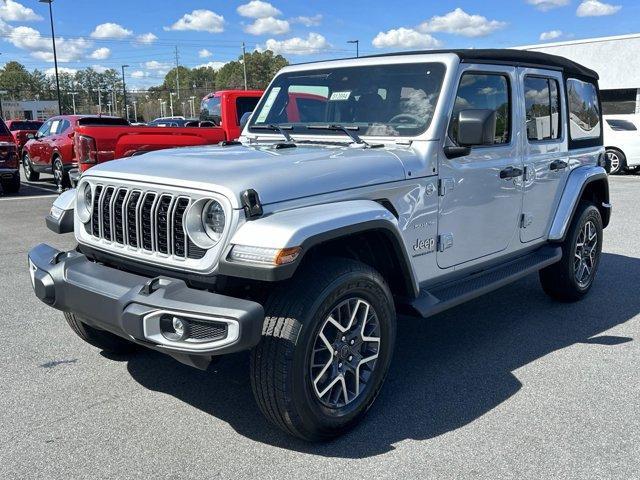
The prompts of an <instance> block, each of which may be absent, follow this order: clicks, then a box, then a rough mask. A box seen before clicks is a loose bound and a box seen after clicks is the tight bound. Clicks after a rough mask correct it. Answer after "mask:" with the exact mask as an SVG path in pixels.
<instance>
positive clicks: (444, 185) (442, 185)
mask: <svg viewBox="0 0 640 480" xmlns="http://www.w3.org/2000/svg"><path fill="white" fill-rule="evenodd" d="M455 186H456V182H455V181H454V180H453V178H441V179H440V180H438V195H440V196H441V197H444V196H445V195H446V194H447V193H449V192H450V191H451V190H453V189H454V187H455Z"/></svg>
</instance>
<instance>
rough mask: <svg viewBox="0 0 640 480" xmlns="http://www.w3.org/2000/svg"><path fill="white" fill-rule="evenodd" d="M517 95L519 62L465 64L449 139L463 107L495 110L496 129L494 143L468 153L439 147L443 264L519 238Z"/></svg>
mask: <svg viewBox="0 0 640 480" xmlns="http://www.w3.org/2000/svg"><path fill="white" fill-rule="evenodd" d="M518 98H519V95H518V79H517V70H516V68H515V67H510V66H489V65H482V66H472V65H468V66H465V67H463V68H462V69H461V75H460V77H459V82H458V87H457V93H456V98H455V103H454V105H453V106H452V111H451V117H450V123H449V129H448V132H447V136H448V139H447V140H446V141H445V143H446V144H451V143H453V144H455V141H454V139H455V138H456V136H457V134H456V132H457V130H456V128H457V127H456V125H457V116H458V113H459V112H460V111H463V110H474V109H491V110H495V111H496V113H497V121H496V132H495V138H494V142H493V144H491V145H484V146H477V147H473V148H472V149H471V153H470V154H469V155H467V156H463V157H459V158H453V159H448V158H446V157H445V156H444V154H443V153H442V152H441V153H440V160H439V164H440V172H439V175H440V192H439V193H440V207H439V217H438V230H439V248H438V253H437V259H438V266H439V267H440V268H449V267H452V266H455V265H460V264H464V263H465V262H469V261H471V260H475V259H478V258H481V257H486V256H488V255H491V254H495V253H497V252H500V251H503V250H505V249H507V248H508V247H509V246H510V244H511V243H512V242H513V241H514V238H515V239H517V233H516V232H517V229H518V225H519V220H520V213H521V207H522V189H521V185H520V183H521V177H520V176H519V175H516V174H517V173H519V174H520V175H521V174H522V167H523V166H522V158H521V153H520V146H519V143H518V132H519V131H520V128H519V122H518V119H519V118H521V117H520V115H519V113H518V112H519V110H518ZM501 172H502V175H501ZM505 172H508V173H505Z"/></svg>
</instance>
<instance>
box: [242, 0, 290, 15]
mask: <svg viewBox="0 0 640 480" xmlns="http://www.w3.org/2000/svg"><path fill="white" fill-rule="evenodd" d="M237 11H238V14H240V15H241V16H243V17H248V18H266V17H277V16H278V15H280V14H282V12H281V11H280V10H278V9H277V8H276V7H274V6H273V5H271V4H270V3H269V2H262V1H260V0H252V1H251V2H249V3H245V4H244V5H240V6H239V7H238V8H237Z"/></svg>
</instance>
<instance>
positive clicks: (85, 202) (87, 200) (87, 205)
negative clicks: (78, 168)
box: [76, 183, 93, 223]
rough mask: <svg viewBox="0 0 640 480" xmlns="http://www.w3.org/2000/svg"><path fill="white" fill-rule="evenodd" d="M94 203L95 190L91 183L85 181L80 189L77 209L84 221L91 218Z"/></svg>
mask: <svg viewBox="0 0 640 480" xmlns="http://www.w3.org/2000/svg"><path fill="white" fill-rule="evenodd" d="M92 203H93V192H92V191H91V185H89V184H88V183H85V184H84V185H82V187H81V188H79V189H78V194H77V201H76V207H77V208H76V211H77V213H78V218H80V221H81V222H82V223H87V222H88V221H89V220H90V219H91V205H92Z"/></svg>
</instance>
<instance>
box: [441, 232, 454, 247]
mask: <svg viewBox="0 0 640 480" xmlns="http://www.w3.org/2000/svg"><path fill="white" fill-rule="evenodd" d="M451 247H453V233H443V234H442V235H438V251H439V252H444V251H445V250H446V249H447V248H451Z"/></svg>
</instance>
